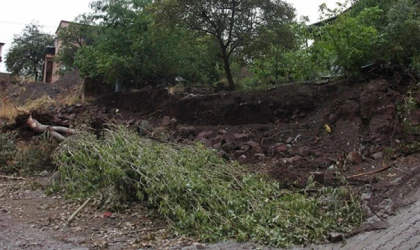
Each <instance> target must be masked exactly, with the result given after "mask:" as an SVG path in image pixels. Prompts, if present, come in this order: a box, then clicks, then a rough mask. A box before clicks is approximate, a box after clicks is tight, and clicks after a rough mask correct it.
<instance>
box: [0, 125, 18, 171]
mask: <svg viewBox="0 0 420 250" xmlns="http://www.w3.org/2000/svg"><path fill="white" fill-rule="evenodd" d="M15 154H16V145H15V142H14V141H13V139H12V138H11V136H10V135H9V134H6V133H1V132H0V172H7V171H6V170H7V166H8V165H9V164H10V163H11V161H12V160H13V158H14V156H15Z"/></svg>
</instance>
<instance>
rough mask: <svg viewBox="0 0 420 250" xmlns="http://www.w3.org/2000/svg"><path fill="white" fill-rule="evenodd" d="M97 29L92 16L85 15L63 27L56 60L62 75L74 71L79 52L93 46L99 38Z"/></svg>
mask: <svg viewBox="0 0 420 250" xmlns="http://www.w3.org/2000/svg"><path fill="white" fill-rule="evenodd" d="M97 30H98V29H97V27H95V25H94V19H93V17H92V16H90V15H87V14H83V15H80V16H78V17H76V19H75V21H74V22H71V23H70V24H69V26H67V27H61V28H59V30H58V33H57V40H59V41H60V43H61V48H60V51H58V54H57V57H56V58H55V60H56V61H57V62H58V63H59V64H60V66H61V69H60V71H59V73H60V74H62V73H65V72H67V71H73V70H74V69H75V68H76V67H75V65H74V58H75V56H76V53H77V51H78V50H79V49H80V48H82V47H85V46H88V45H92V44H93V42H94V40H95V38H96V37H97V33H98V32H97Z"/></svg>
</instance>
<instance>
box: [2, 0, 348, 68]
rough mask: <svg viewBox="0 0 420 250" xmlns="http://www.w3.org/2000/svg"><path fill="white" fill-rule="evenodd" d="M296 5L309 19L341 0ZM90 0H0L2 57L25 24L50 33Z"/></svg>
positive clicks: (84, 9) (300, 1)
mask: <svg viewBox="0 0 420 250" xmlns="http://www.w3.org/2000/svg"><path fill="white" fill-rule="evenodd" d="M286 1H287V2H289V3H292V4H293V5H294V6H295V8H296V9H297V14H298V16H302V15H304V16H309V18H310V21H311V22H315V21H317V20H318V17H319V13H318V9H319V8H318V7H319V5H320V4H322V3H327V5H328V6H329V7H334V6H335V3H336V2H337V1H338V2H343V1H342V0H286ZM89 2H90V0H12V1H10V0H9V1H7V0H1V1H0V42H2V43H6V45H5V46H4V47H3V58H4V56H5V55H6V54H7V51H8V49H9V47H10V44H11V42H12V40H13V36H14V35H15V34H20V33H21V31H22V30H23V29H24V28H25V25H26V24H29V23H31V22H37V23H38V24H40V25H42V26H44V31H46V32H49V33H51V34H53V33H54V32H55V30H56V29H57V26H58V24H59V23H60V21H61V20H67V21H72V20H74V18H75V17H76V16H77V15H79V14H83V13H86V12H89V11H90V9H89ZM5 71H6V68H5V65H4V61H3V62H1V63H0V72H5Z"/></svg>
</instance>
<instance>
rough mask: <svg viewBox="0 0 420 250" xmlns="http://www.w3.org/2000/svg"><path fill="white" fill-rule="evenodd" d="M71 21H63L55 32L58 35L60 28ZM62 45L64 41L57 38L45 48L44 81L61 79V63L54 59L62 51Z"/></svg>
mask: <svg viewBox="0 0 420 250" xmlns="http://www.w3.org/2000/svg"><path fill="white" fill-rule="evenodd" d="M70 23H71V22H68V21H61V22H60V24H59V25H58V28H57V30H56V32H55V35H56V37H57V35H58V32H59V30H60V29H62V28H66V27H68V26H69V25H70ZM61 46H62V42H61V41H60V40H58V39H57V38H56V39H55V42H54V46H49V47H47V48H46V49H45V57H44V72H43V74H42V81H43V82H47V83H53V82H56V81H58V80H59V79H60V75H59V74H58V71H59V69H60V65H59V64H58V63H57V62H56V61H55V60H54V57H55V55H57V54H58V52H59V51H60V49H61Z"/></svg>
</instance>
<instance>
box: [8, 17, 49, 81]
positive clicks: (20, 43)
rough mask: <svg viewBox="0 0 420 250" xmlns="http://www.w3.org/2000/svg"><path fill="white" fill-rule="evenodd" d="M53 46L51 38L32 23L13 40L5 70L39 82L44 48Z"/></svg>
mask: <svg viewBox="0 0 420 250" xmlns="http://www.w3.org/2000/svg"><path fill="white" fill-rule="evenodd" d="M53 44H54V38H53V36H52V35H50V34H47V33H44V32H42V31H41V26H39V25H37V24H33V23H32V24H29V25H26V27H25V29H24V30H23V32H22V34H20V35H16V36H15V37H14V38H13V42H12V46H11V48H10V50H9V52H8V53H7V55H6V60H5V63H6V69H7V70H8V71H9V72H11V73H12V74H15V75H22V76H27V77H33V78H34V80H40V79H41V77H42V69H43V62H44V55H45V48H46V47H47V46H50V45H53Z"/></svg>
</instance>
